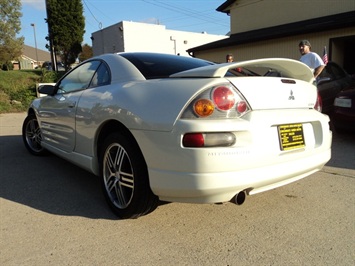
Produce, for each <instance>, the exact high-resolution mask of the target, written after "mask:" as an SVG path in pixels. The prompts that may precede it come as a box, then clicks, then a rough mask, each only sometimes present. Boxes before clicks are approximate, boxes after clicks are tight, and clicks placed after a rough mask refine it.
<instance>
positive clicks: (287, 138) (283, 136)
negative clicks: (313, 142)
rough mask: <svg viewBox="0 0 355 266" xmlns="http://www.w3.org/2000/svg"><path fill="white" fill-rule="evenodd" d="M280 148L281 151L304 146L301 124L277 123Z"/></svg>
mask: <svg viewBox="0 0 355 266" xmlns="http://www.w3.org/2000/svg"><path fill="white" fill-rule="evenodd" d="M277 129H278V132H279V140H280V149H281V150H282V151H287V150H292V149H298V148H302V147H304V146H306V144H305V142H304V136H303V127H302V124H289V125H279V126H278V127H277Z"/></svg>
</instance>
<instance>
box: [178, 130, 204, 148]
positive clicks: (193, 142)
mask: <svg viewBox="0 0 355 266" xmlns="http://www.w3.org/2000/svg"><path fill="white" fill-rule="evenodd" d="M182 145H183V146H184V147H203V146H204V145H205V138H204V137H203V134H202V133H188V134H185V135H184V137H183V139H182Z"/></svg>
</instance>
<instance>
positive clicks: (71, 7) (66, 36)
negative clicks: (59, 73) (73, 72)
mask: <svg viewBox="0 0 355 266" xmlns="http://www.w3.org/2000/svg"><path fill="white" fill-rule="evenodd" d="M46 4H47V19H46V22H47V23H48V29H49V30H48V36H47V37H46V39H47V40H48V41H49V42H50V43H52V48H53V49H54V53H55V54H56V55H59V57H60V58H61V60H62V62H63V64H64V66H65V69H69V67H70V65H71V64H72V63H74V62H75V61H76V59H77V58H78V55H79V54H80V53H81V49H82V48H81V43H82V41H83V36H84V33H85V30H84V29H85V18H84V16H83V4H82V2H81V0H61V1H57V0H46ZM47 48H49V49H51V47H50V46H48V45H47Z"/></svg>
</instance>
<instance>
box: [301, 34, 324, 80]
mask: <svg viewBox="0 0 355 266" xmlns="http://www.w3.org/2000/svg"><path fill="white" fill-rule="evenodd" d="M298 48H299V51H300V53H301V55H302V56H301V58H300V61H301V62H302V63H304V64H306V65H307V66H308V67H309V68H310V69H312V71H313V75H314V77H315V78H317V77H318V76H319V74H320V73H321V72H322V70H323V69H324V67H325V64H324V62H323V60H322V58H320V56H319V55H318V54H317V53H314V52H312V51H311V48H312V46H311V43H310V42H309V41H308V40H303V41H301V42H300V43H299V44H298Z"/></svg>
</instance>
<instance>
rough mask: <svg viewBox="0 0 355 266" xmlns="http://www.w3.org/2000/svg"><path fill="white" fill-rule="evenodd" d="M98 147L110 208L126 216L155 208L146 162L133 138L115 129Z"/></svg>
mask: <svg viewBox="0 0 355 266" xmlns="http://www.w3.org/2000/svg"><path fill="white" fill-rule="evenodd" d="M100 150H101V153H100V173H101V182H102V188H103V192H104V195H105V198H106V201H107V202H108V204H109V206H110V207H111V209H112V210H113V212H114V213H115V214H116V215H117V216H118V217H120V218H122V219H128V218H137V217H139V216H142V215H145V214H148V213H150V212H152V211H153V210H155V209H156V208H157V206H158V202H159V199H158V197H157V196H155V195H154V194H153V192H152V191H151V189H150V186H149V177H148V170H147V165H146V163H145V160H144V158H143V155H142V153H141V151H140V149H139V147H138V145H137V144H136V142H135V141H134V140H132V138H131V137H128V136H126V135H124V134H122V133H118V132H116V133H112V134H110V135H109V136H108V137H107V138H106V139H105V141H104V144H103V147H102V149H100Z"/></svg>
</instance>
